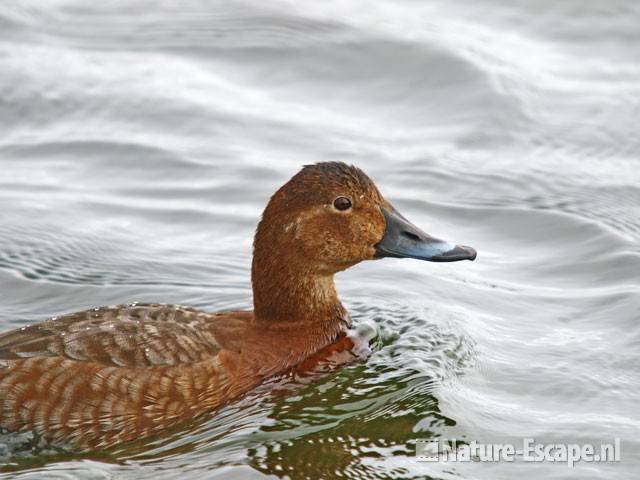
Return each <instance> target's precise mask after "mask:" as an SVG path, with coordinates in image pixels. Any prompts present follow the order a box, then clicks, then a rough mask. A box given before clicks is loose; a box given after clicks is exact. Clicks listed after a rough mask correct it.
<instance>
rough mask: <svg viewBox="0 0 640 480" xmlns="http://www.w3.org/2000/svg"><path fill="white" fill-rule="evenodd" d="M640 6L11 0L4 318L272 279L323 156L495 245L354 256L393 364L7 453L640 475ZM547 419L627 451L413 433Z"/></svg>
mask: <svg viewBox="0 0 640 480" xmlns="http://www.w3.org/2000/svg"><path fill="white" fill-rule="evenodd" d="M639 22H640V4H638V3H637V2H633V1H631V0H629V1H609V2H600V1H596V0H590V1H578V0H567V1H564V2H554V1H550V0H549V1H547V0H540V1H538V2H530V1H518V2H505V1H500V0H484V1H480V2H473V3H470V2H464V3H460V2H446V1H444V0H442V1H438V0H434V1H430V2H417V1H403V2H396V1H394V2H392V1H379V2H375V3H372V2H363V1H357V0H350V1H325V2H305V3H302V2H294V1H278V2H268V3H265V2H257V1H247V2H237V1H235V2H226V1H225V2H222V1H213V2H212V1H196V0H191V1H186V2H185V1H180V2H178V1H175V2H172V1H167V2H162V4H159V3H158V2H151V1H136V2H130V1H126V2H125V1H109V2H99V3H95V2H93V3H87V2H82V1H79V0H55V1H54V0H50V1H48V2H39V1H35V0H33V1H14V2H5V3H4V4H3V5H1V6H0V67H1V69H0V119H1V121H2V130H1V133H0V162H1V163H0V206H1V208H0V225H1V228H0V285H1V289H0V324H1V327H2V329H3V330H6V329H10V328H15V327H20V326H24V325H26V324H27V323H30V322H35V321H39V320H42V319H45V318H47V317H49V316H51V315H56V314H60V313H64V312H71V311H75V310H78V309H86V308H91V307H94V306H98V305H106V304H113V303H121V302H129V301H163V302H176V303H182V304H189V305H193V306H196V307H201V308H205V309H210V310H223V309H232V308H233V309H235V308H239V309H246V308H250V306H251V291H250V286H249V267H250V256H251V240H252V234H253V231H254V228H255V225H256V222H257V220H258V218H259V214H260V212H261V210H262V208H263V207H264V205H265V203H266V201H267V200H268V198H269V195H270V194H271V193H272V192H273V191H274V190H275V189H276V188H277V187H278V186H280V185H281V184H282V183H283V182H284V181H286V180H287V179H288V178H289V177H290V176H291V175H293V173H295V172H296V171H297V170H298V169H299V167H300V166H301V165H302V164H307V163H313V162H316V161H321V160H343V161H347V162H350V163H355V164H357V165H359V166H360V167H362V168H363V169H364V170H365V171H366V172H368V173H369V175H370V176H372V177H373V178H374V179H375V180H376V181H377V183H378V185H379V187H380V188H381V190H382V191H383V193H384V194H385V195H386V196H387V198H389V199H390V200H391V201H392V202H393V203H394V204H395V205H396V206H397V207H398V208H399V209H400V210H401V211H402V212H403V213H404V214H405V215H406V216H408V217H409V218H410V219H412V220H413V221H414V222H415V223H416V224H418V225H421V226H423V227H424V228H425V229H426V230H427V231H429V232H430V233H432V234H434V235H437V236H439V237H443V238H447V239H450V240H452V241H457V242H460V243H464V244H468V245H472V246H474V247H476V248H477V250H478V251H479V257H478V260H477V261H476V262H475V263H471V262H464V263H457V264H442V265H441V264H427V263H423V262H418V261H409V260H384V261H380V262H371V263H369V264H362V265H359V266H357V267H356V268H353V269H351V270H349V271H348V272H345V273H343V274H341V275H339V276H338V278H337V282H338V286H339V289H340V293H341V296H342V298H343V300H344V302H345V304H346V305H347V306H348V307H349V309H350V311H351V313H352V316H353V317H354V320H355V322H356V323H357V324H358V325H361V326H366V325H369V326H372V327H374V328H375V329H376V331H377V338H376V340H375V342H374V353H373V355H372V356H371V358H370V359H369V360H368V361H367V362H365V363H357V364H354V365H351V366H348V367H346V368H344V369H342V370H340V371H338V372H334V373H331V374H329V375H327V376H326V377H323V378H322V379H320V380H319V381H318V382H315V383H310V384H306V385H291V384H269V385H265V386H264V387H262V388H260V389H258V390H257V391H256V392H253V393H252V394H250V395H249V396H247V397H245V398H243V399H241V400H239V401H238V402H236V403H233V404H231V405H228V406H227V407H225V408H223V409H222V410H221V411H219V412H218V413H217V414H216V415H215V416H213V417H211V418H208V419H206V420H205V421H203V422H200V423H198V424H195V425H192V426H189V427H186V428H185V429H184V430H182V431H179V432H170V433H168V434H167V436H166V437H165V438H162V439H160V440H156V441H154V442H147V443H141V444H138V445H128V446H125V447H122V448H119V449H116V451H115V452H111V453H100V452H99V453H94V454H89V455H84V456H79V455H74V454H73V453H64V452H62V453H55V452H50V451H46V450H45V451H36V452H35V453H33V452H30V451H20V450H19V449H17V450H16V452H17V453H16V454H15V455H11V453H10V452H9V451H8V450H4V457H3V458H4V460H3V462H4V463H5V466H4V467H3V470H4V472H5V473H4V474H3V475H4V477H5V478H21V479H27V478H48V479H56V478H114V477H117V478H125V479H127V478H136V479H138V478H142V479H144V478H153V479H154V480H160V479H168V478H181V479H192V478H193V479H199V478H210V479H213V478H225V479H227V478H276V477H282V476H285V475H286V476H288V477H289V478H291V479H303V478H310V479H318V478H334V477H337V475H338V473H340V474H341V475H342V477H340V478H425V476H429V477H432V478H465V479H467V478H477V479H500V478H505V479H511V478H514V477H516V476H517V477H518V478H532V479H537V478H580V479H587V478H589V479H590V478H594V479H609V478H617V479H623V478H637V475H638V474H637V472H638V468H640V441H639V440H638V431H639V430H640V414H639V413H638V402H640V389H639V387H640V370H639V369H638V365H639V362H640V353H639V352H640V349H639V347H640V327H639V326H638V318H639V316H638V315H639V312H640V308H639V307H640V280H639V277H638V272H639V271H640V246H639V242H640V168H638V157H639V155H640V133H639V132H640V131H639V130H638V121H639V120H640V29H638V24H639ZM522 437H534V438H535V439H536V440H538V441H541V442H545V443H553V442H570V443H595V444H598V445H599V444H600V443H601V442H611V441H613V439H614V438H616V437H618V438H620V441H621V445H622V454H621V455H622V461H621V462H620V463H617V464H603V463H581V464H579V465H578V466H577V467H576V468H574V469H569V468H567V467H566V466H565V465H561V464H552V463H542V464H532V463H523V462H517V461H516V462H514V463H499V464H490V463H476V462H473V463H469V464H443V463H426V462H422V463H418V462H416V461H415V458H414V449H415V442H416V440H418V439H433V438H440V439H454V438H457V439H462V440H466V441H471V440H474V439H475V440H477V441H481V442H494V443H501V442H506V441H514V442H521V440H520V439H521V438H522ZM3 441H5V442H6V441H8V440H6V439H5V440H3ZM0 454H3V452H0ZM336 472H338V473H336Z"/></svg>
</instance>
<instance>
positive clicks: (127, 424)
mask: <svg viewBox="0 0 640 480" xmlns="http://www.w3.org/2000/svg"><path fill="white" fill-rule="evenodd" d="M382 257H409V258H416V259H420V260H429V261H434V262H452V261H457V260H465V259H468V260H473V259H475V257H476V252H475V251H474V250H473V249H472V248H469V247H462V246H456V245H452V244H449V243H446V242H443V241H441V240H437V239H435V238H433V237H431V236H429V235H427V234H426V233H424V232H423V231H422V230H420V229H418V228H417V227H415V226H414V225H412V224H411V223H410V222H409V221H408V220H407V219H406V218H404V217H403V216H402V215H400V214H399V213H398V212H397V211H396V210H395V209H394V208H393V207H392V206H391V204H390V203H389V202H387V201H386V200H385V199H384V198H383V197H382V195H381V194H380V192H379V191H378V189H377V188H376V186H375V185H374V183H373V182H372V181H371V180H370V179H369V177H367V176H366V175H365V174H364V173H363V172H362V171H361V170H360V169H358V168H356V167H353V166H349V165H346V164H344V163H338V162H331V163H319V164H317V165H310V166H306V167H304V168H303V169H302V170H301V171H300V172H299V173H298V174H296V175H295V176H294V177H293V178H292V179H291V180H290V181H289V182H287V183H286V184H285V185H284V186H283V187H282V188H280V189H279V190H278V191H277V192H276V193H275V194H274V195H273V197H272V198H271V200H270V201H269V204H268V205H267V208H266V209H265V211H264V213H263V216H262V221H261V222H260V224H259V225H258V229H257V231H256V235H255V241H254V254H253V265H252V270H251V280H252V286H253V305H254V310H253V312H251V311H242V312H224V313H208V312H203V311H199V310H195V309H193V308H190V307H183V306H179V305H166V304H147V305H141V304H129V305H118V306H110V307H103V308H96V309H93V310H88V311H84V312H79V313H73V314H69V315H64V316H60V317H57V318H56V317H54V318H52V319H50V320H47V321H45V322H42V323H39V324H36V325H31V326H28V327H24V328H20V329H16V330H13V331H9V332H6V333H4V334H2V335H0V426H1V427H3V428H5V429H9V430H14V431H16V430H33V431H35V432H36V433H38V434H39V435H41V436H42V437H44V438H45V439H48V440H50V441H53V442H63V443H67V444H71V445H74V446H76V447H78V448H82V449H87V448H96V447H108V446H111V445H114V444H117V443H121V442H125V441H129V440H133V439H138V438H143V437H148V436H150V435H153V434H157V433H159V432H161V431H162V430H164V429H166V428H169V427H172V426H174V425H177V424H180V423H182V422H185V421H187V420H189V419H192V418H194V417H197V416H199V415H201V414H203V413H205V412H210V411H212V410H214V409H216V408H217V407H219V406H220V405H221V404H223V403H224V402H227V401H228V400H230V399H232V398H234V397H237V396H239V395H240V394H242V393H244V392H247V391H249V390H250V389H252V388H253V387H255V386H256V385H258V384H259V383H260V382H261V381H262V380H264V379H265V378H267V377H270V376H274V375H277V374H281V373H284V372H287V371H290V370H291V369H293V368H295V367H296V366H297V365H300V364H301V363H303V362H304V361H305V360H307V359H308V358H309V357H312V356H314V355H315V356H316V357H317V356H318V355H320V356H322V352H323V351H327V352H328V351H331V350H332V348H333V349H335V346H336V345H338V344H342V345H343V347H342V348H349V347H350V346H353V344H352V343H349V342H345V339H347V338H349V337H347V336H346V335H347V332H348V329H349V327H350V325H351V320H350V318H349V314H348V313H347V311H346V310H345V308H344V307H343V306H342V304H341V303H340V300H339V299H338V294H337V292H336V288H335V285H334V282H333V276H334V274H335V273H337V272H340V271H342V270H345V269H347V268H349V267H351V266H352V265H355V264H357V263H359V262H361V261H363V260H373V259H376V258H382Z"/></svg>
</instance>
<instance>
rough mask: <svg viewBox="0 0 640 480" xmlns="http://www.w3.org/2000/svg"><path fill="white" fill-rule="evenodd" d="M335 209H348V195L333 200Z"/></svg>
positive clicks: (349, 200)
mask: <svg viewBox="0 0 640 480" xmlns="http://www.w3.org/2000/svg"><path fill="white" fill-rule="evenodd" d="M333 206H334V207H336V210H341V211H344V210H349V209H350V208H351V199H350V198H349V197H338V198H336V199H335V200H334V201H333Z"/></svg>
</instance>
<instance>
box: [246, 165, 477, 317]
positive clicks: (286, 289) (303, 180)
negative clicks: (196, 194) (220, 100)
mask: <svg viewBox="0 0 640 480" xmlns="http://www.w3.org/2000/svg"><path fill="white" fill-rule="evenodd" d="M384 257H394V258H414V259H418V260H426V261H432V262H455V261H459V260H474V259H475V258H476V252H475V250H474V249H473V248H471V247H465V246H459V245H454V244H451V243H449V242H445V241H443V240H439V239H437V238H434V237H432V236H430V235H428V234H427V233H425V232H423V231H422V230H421V229H419V228H418V227H417V226H415V225H413V224H412V223H411V222H410V221H409V220H407V219H406V218H405V217H404V216H402V215H401V214H400V213H399V212H398V211H397V210H396V209H395V208H394V207H393V206H392V205H391V204H390V203H389V202H388V201H386V200H385V199H384V197H383V196H382V195H381V194H380V192H379V191H378V188H377V187H376V185H375V184H374V183H373V181H372V180H371V179H370V178H369V177H368V176H367V175H365V173H364V172H363V171H362V170H360V169H359V168H356V167H354V166H350V165H347V164H345V163H341V162H326V163H318V164H315V165H307V166H305V167H304V168H303V169H302V170H301V171H300V172H298V173H297V174H296V175H294V176H293V177H292V178H291V180H289V181H288V182H287V183H286V184H285V185H283V186H282V187H281V188H280V189H279V190H278V191H277V192H276V193H275V194H274V195H273V196H272V198H271V200H270V201H269V203H268V205H267V207H266V209H265V211H264V213H263V216H262V220H261V222H260V224H259V225H258V228H257V231H256V236H255V240H254V258H253V265H252V281H253V289H254V307H255V309H256V314H260V313H261V314H263V315H269V314H270V315H273V314H274V313H275V312H279V313H280V314H281V315H280V316H282V314H284V312H282V311H281V310H282V309H283V308H284V307H285V306H286V305H287V304H291V303H298V304H303V305H304V304H306V303H307V302H306V298H305V299H303V298H292V297H295V296H296V295H297V297H302V296H303V295H305V296H307V297H314V296H315V297H317V298H316V300H315V301H314V302H315V303H321V302H322V301H324V300H326V301H327V302H330V301H332V297H335V301H336V302H337V295H336V294H335V288H334V286H333V275H334V274H335V273H337V272H339V271H341V270H345V269H346V268H349V267H350V266H352V265H355V264H357V263H359V262H361V261H363V260H375V259H380V258H384ZM298 290H300V292H297V291H298ZM296 292H297V293H296ZM289 307H292V306H291V305H289ZM289 307H288V308H284V310H289V311H288V312H287V314H289V315H291V314H292V311H291V310H292V308H289ZM305 308H309V305H305ZM293 310H295V308H294V309H293ZM300 313H301V312H298V314H300Z"/></svg>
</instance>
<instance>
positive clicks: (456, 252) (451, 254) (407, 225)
mask: <svg viewBox="0 0 640 480" xmlns="http://www.w3.org/2000/svg"><path fill="white" fill-rule="evenodd" d="M389 207H390V208H388V209H387V208H384V207H383V208H382V213H383V215H384V219H385V221H386V224H387V226H386V229H385V231H384V235H383V237H382V240H380V242H379V243H378V244H377V245H376V247H375V248H376V254H375V257H376V258H384V257H393V258H416V259H418V260H426V261H429V262H457V261H459V260H475V259H476V255H477V253H476V251H475V250H474V249H473V248H471V247H465V246H462V245H454V244H452V243H449V242H445V241H444V240H440V239H438V238H434V237H432V236H431V235H429V234H427V233H425V232H423V231H422V230H420V229H419V228H418V227H416V226H415V225H414V224H412V223H411V222H410V221H409V220H407V219H406V218H404V217H403V216H402V215H401V214H400V213H399V212H398V211H397V210H396V209H395V208H393V207H391V206H389Z"/></svg>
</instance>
